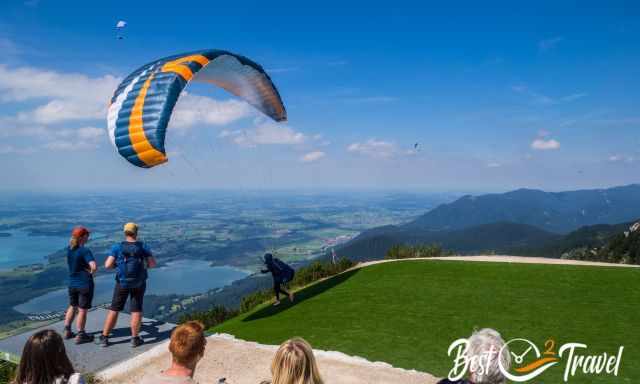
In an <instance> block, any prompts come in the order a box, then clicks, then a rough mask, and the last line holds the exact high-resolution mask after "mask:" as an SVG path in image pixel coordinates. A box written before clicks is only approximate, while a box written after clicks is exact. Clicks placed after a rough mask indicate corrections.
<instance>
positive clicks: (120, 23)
mask: <svg viewBox="0 0 640 384" xmlns="http://www.w3.org/2000/svg"><path fill="white" fill-rule="evenodd" d="M126 26H127V22H126V21H124V20H120V21H118V22H117V23H116V38H117V39H118V40H122V39H124V36H123V34H122V31H123V30H124V27H126Z"/></svg>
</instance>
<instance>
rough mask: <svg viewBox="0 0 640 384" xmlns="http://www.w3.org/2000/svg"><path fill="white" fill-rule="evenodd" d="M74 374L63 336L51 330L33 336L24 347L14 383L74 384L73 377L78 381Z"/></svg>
mask: <svg viewBox="0 0 640 384" xmlns="http://www.w3.org/2000/svg"><path fill="white" fill-rule="evenodd" d="M74 372H75V371H74V369H73V365H71V361H69V357H67V351H66V349H65V348H64V342H63V341H62V336H60V335H59V334H58V333H57V332H55V331H53V330H51V329H45V330H42V331H39V332H36V333H34V334H33V335H31V337H30V338H29V340H27V343H26V344H25V345H24V349H23V350H22V356H21V357H20V365H19V366H18V371H17V373H16V377H15V380H14V383H17V384H41V383H57V382H65V383H66V382H72V381H73V379H74V378H72V376H76V378H75V379H76V380H78V379H77V376H78V375H76V374H74ZM76 382H78V381H76Z"/></svg>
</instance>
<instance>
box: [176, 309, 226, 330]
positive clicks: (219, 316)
mask: <svg viewBox="0 0 640 384" xmlns="http://www.w3.org/2000/svg"><path fill="white" fill-rule="evenodd" d="M237 315H238V311H237V310H234V309H228V308H226V307H224V306H222V305H218V306H215V307H213V308H212V309H210V310H208V311H198V312H192V313H189V314H186V315H184V316H182V317H181V318H180V321H179V323H181V324H182V323H185V322H187V321H191V320H196V321H199V322H201V323H202V324H203V325H204V327H205V329H206V328H211V327H215V326H216V325H218V324H222V323H223V322H224V321H226V320H228V319H230V318H232V317H235V316H237Z"/></svg>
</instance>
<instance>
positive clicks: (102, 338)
mask: <svg viewBox="0 0 640 384" xmlns="http://www.w3.org/2000/svg"><path fill="white" fill-rule="evenodd" d="M98 344H99V345H100V346H101V347H102V348H105V347H108V346H109V337H107V336H104V335H100V337H99V338H98Z"/></svg>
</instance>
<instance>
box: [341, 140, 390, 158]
mask: <svg viewBox="0 0 640 384" xmlns="http://www.w3.org/2000/svg"><path fill="white" fill-rule="evenodd" d="M347 151H349V152H353V153H358V154H360V155H366V156H370V157H378V158H389V157H392V156H393V155H395V154H396V153H397V152H398V148H397V147H396V145H395V144H394V143H391V142H388V141H382V140H376V139H369V140H367V141H365V142H356V143H353V144H350V145H349V146H348V147H347Z"/></svg>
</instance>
